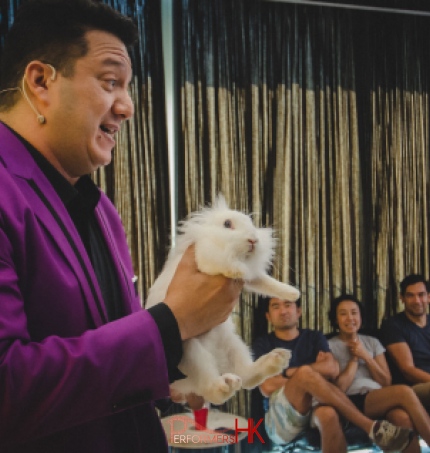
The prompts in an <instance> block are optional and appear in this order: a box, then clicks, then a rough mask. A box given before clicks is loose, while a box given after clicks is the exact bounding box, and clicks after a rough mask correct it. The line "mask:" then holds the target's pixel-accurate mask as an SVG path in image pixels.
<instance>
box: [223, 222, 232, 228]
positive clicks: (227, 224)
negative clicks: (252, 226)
mask: <svg viewBox="0 0 430 453" xmlns="http://www.w3.org/2000/svg"><path fill="white" fill-rule="evenodd" d="M224 228H233V222H232V221H231V220H226V221H225V222H224Z"/></svg>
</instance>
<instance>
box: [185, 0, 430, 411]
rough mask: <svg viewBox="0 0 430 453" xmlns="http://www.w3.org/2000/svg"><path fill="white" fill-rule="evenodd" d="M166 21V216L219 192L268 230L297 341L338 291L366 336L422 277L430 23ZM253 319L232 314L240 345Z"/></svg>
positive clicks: (244, 310)
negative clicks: (352, 303)
mask: <svg viewBox="0 0 430 453" xmlns="http://www.w3.org/2000/svg"><path fill="white" fill-rule="evenodd" d="M423 7H425V4H424V2H423ZM177 18H178V23H177V29H178V42H180V46H178V48H177V52H178V61H179V69H180V77H181V80H180V93H179V95H180V106H181V143H180V156H179V165H180V167H179V174H182V175H183V176H184V177H183V179H182V180H181V181H180V188H179V200H180V203H179V207H180V213H179V217H183V216H185V215H186V214H187V213H188V212H189V211H191V210H194V209H197V208H198V207H199V206H201V205H203V204H205V203H208V202H212V201H213V199H214V197H215V195H216V194H217V193H218V192H220V191H221V192H223V193H224V194H225V195H226V198H227V200H228V201H229V202H230V205H231V206H232V207H234V208H237V209H241V210H246V211H248V212H252V213H254V218H255V219H256V222H257V224H259V225H271V226H273V227H274V228H275V230H276V236H277V237H278V246H277V255H276V260H275V262H274V268H273V274H274V276H275V277H277V278H279V279H281V280H284V281H289V282H292V283H293V284H295V285H297V286H298V287H299V288H300V289H301V291H302V294H303V297H302V305H303V319H302V325H303V326H306V327H311V328H318V329H321V330H323V331H325V332H327V331H329V330H330V326H329V323H328V319H327V311H328V308H329V303H330V300H331V299H332V298H333V297H335V296H337V295H338V294H339V293H341V292H353V293H356V294H357V295H358V297H359V298H361V299H362V300H363V302H364V304H365V306H366V307H367V311H368V312H369V315H370V316H369V317H368V327H370V328H375V327H377V326H379V322H380V320H381V318H382V317H383V316H384V315H385V314H386V313H391V312H393V311H395V310H398V309H399V308H400V307H399V306H398V302H397V299H398V297H397V287H398V283H399V280H401V279H402V278H403V276H404V275H405V274H406V273H409V272H423V273H424V274H425V275H427V276H428V274H429V266H428V260H429V249H428V244H427V242H428V240H427V238H428V233H429V231H428V218H429V210H428V206H427V199H428V195H429V193H428V192H429V184H428V166H429V137H428V131H429V115H428V110H429V99H428V91H429V90H428V83H429V67H428V65H429V57H430V55H429V46H428V45H427V43H429V42H430V40H429V38H430V36H429V31H428V30H430V27H429V25H430V23H429V22H430V19H429V18H423V17H421V18H419V17H415V16H407V15H389V14H387V13H385V14H375V13H368V12H358V11H351V10H344V9H335V8H321V7H314V6H303V5H292V4H284V3H276V2H257V1H250V0H247V1H245V0H217V1H212V0H181V1H180V11H179V13H178V14H177ZM179 36H180V38H179ZM256 305H258V303H257V300H256V298H255V297H252V296H244V297H243V298H242V300H241V303H240V305H239V306H238V307H237V310H236V311H235V314H234V315H235V316H234V319H235V320H236V321H237V322H236V324H237V328H238V331H239V332H240V333H241V334H242V336H243V338H244V339H245V341H246V342H248V343H250V342H251V340H252V339H253V337H255V335H256V329H257V326H259V325H261V323H260V322H259V321H261V320H258V322H257V320H255V319H254V317H253V316H254V315H253V313H254V310H255V306H256ZM259 316H260V317H262V316H264V315H263V314H262V313H260V314H259ZM269 327H270V326H269ZM247 404H248V402H247V396H246V395H244V394H240V395H239V396H238V397H237V398H236V399H233V400H231V401H230V402H229V404H228V406H229V409H231V410H233V411H234V412H237V413H242V414H244V413H247V411H248V406H247Z"/></svg>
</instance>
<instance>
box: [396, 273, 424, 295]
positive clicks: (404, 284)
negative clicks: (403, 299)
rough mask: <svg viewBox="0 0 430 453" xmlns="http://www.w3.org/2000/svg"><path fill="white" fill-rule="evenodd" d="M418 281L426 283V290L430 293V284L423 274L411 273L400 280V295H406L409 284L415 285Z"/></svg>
mask: <svg viewBox="0 0 430 453" xmlns="http://www.w3.org/2000/svg"><path fill="white" fill-rule="evenodd" d="M416 283H424V285H425V287H426V291H427V292H428V293H430V284H429V282H428V281H427V280H426V279H425V278H424V277H423V276H422V275H421V274H410V275H407V276H406V277H405V278H404V279H403V280H402V281H401V282H400V295H402V296H404V295H405V294H406V289H407V288H408V286H410V285H415V284H416Z"/></svg>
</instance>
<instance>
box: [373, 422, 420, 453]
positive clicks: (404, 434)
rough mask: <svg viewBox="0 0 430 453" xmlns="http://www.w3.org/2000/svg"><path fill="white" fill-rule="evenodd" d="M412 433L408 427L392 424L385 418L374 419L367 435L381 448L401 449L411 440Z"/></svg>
mask: <svg viewBox="0 0 430 453" xmlns="http://www.w3.org/2000/svg"><path fill="white" fill-rule="evenodd" d="M413 435H414V433H413V431H412V430H410V429H409V428H401V427H400V426H394V425H393V424H391V423H390V422H387V420H376V421H375V423H373V425H372V429H371V430H370V433H369V437H370V438H371V439H372V440H373V442H375V444H376V445H377V446H378V447H379V448H381V449H382V450H397V451H403V450H404V449H405V448H406V447H407V446H408V445H409V444H410V442H411V440H412V437H413Z"/></svg>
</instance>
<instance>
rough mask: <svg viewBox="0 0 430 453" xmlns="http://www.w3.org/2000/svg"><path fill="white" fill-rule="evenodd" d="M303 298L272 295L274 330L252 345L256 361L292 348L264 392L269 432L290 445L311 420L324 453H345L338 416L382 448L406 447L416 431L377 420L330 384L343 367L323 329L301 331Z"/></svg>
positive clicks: (270, 314)
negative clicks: (281, 369) (317, 431)
mask: <svg viewBox="0 0 430 453" xmlns="http://www.w3.org/2000/svg"><path fill="white" fill-rule="evenodd" d="M301 314H302V309H301V307H300V300H298V301H296V302H290V301H288V300H281V299H277V298H272V299H270V300H269V301H268V305H267V309H266V317H267V320H268V321H269V322H270V323H271V325H272V326H273V332H271V333H270V334H266V335H264V336H262V337H260V338H258V339H257V340H256V341H255V343H254V345H253V352H254V356H255V359H257V358H258V357H260V356H262V355H263V354H266V353H267V352H269V351H271V350H273V349H275V348H279V347H281V348H285V349H288V350H290V351H291V360H290V364H289V367H288V368H287V369H286V370H284V371H283V372H282V374H280V375H278V376H273V377H271V378H268V379H266V380H265V381H264V382H263V383H262V384H261V385H260V390H261V392H262V394H263V395H264V396H265V397H266V398H267V400H266V402H268V410H267V413H266V417H265V425H266V431H267V434H268V435H269V437H270V438H271V439H272V441H274V442H275V443H278V444H283V443H289V442H290V441H291V440H293V439H294V438H295V437H297V436H298V435H299V434H300V433H302V432H303V431H305V430H306V429H307V428H308V426H309V425H310V422H311V413H312V406H313V402H315V401H316V402H317V403H318V405H317V406H316V407H315V408H314V410H313V415H312V423H313V425H315V426H316V427H317V428H318V429H319V431H320V434H321V450H322V452H323V453H333V452H336V453H342V452H346V448H347V446H346V441H345V436H344V434H343V431H342V427H341V423H340V420H339V416H338V414H341V415H343V416H344V417H345V418H346V419H347V420H349V421H350V422H352V423H354V424H355V425H357V426H359V427H360V428H362V429H363V430H364V431H365V432H367V433H369V437H370V438H371V439H372V440H373V441H374V442H375V443H376V444H377V445H378V446H379V447H381V448H382V449H388V450H403V449H404V448H406V446H407V445H408V444H409V442H410V438H411V436H410V434H411V432H410V431H409V430H408V429H406V428H398V427H395V426H393V425H391V424H390V423H389V422H387V421H376V422H375V421H373V420H371V419H370V418H368V417H366V416H365V415H364V414H363V413H362V412H360V411H359V410H358V409H357V408H356V406H355V405H354V404H353V403H352V402H351V401H350V400H349V398H348V397H347V396H346V395H345V394H344V393H343V392H342V391H341V390H340V389H339V388H337V387H336V386H335V385H333V384H331V383H330V382H329V380H330V379H334V378H336V377H337V375H338V373H339V366H338V363H337V361H336V360H335V359H334V358H333V355H332V354H331V352H330V349H329V346H328V343H327V340H326V339H325V337H324V335H323V334H322V333H321V332H318V331H314V330H310V329H300V328H299V327H298V322H299V319H300V316H301Z"/></svg>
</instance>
